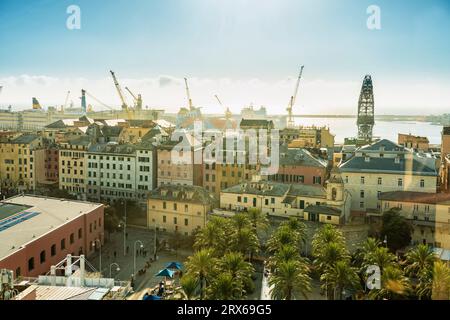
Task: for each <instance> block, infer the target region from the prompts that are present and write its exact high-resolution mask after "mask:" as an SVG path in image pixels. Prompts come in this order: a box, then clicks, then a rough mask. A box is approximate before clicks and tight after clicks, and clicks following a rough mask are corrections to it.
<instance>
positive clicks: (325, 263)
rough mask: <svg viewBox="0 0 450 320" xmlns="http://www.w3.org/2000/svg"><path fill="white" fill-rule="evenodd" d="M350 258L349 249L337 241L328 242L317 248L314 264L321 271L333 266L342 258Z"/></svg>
mask: <svg viewBox="0 0 450 320" xmlns="http://www.w3.org/2000/svg"><path fill="white" fill-rule="evenodd" d="M347 259H350V255H349V253H348V251H347V249H346V248H345V247H344V246H342V244H340V243H337V242H328V243H325V244H324V245H323V247H322V248H320V250H319V249H317V248H316V250H315V259H314V265H315V266H316V268H317V270H318V271H319V272H320V273H323V272H325V270H327V269H328V268H332V267H334V266H335V265H336V263H337V262H338V261H340V260H347Z"/></svg>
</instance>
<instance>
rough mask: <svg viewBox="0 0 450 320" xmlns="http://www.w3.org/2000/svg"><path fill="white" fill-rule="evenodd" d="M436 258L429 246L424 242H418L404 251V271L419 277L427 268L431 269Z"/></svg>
mask: <svg viewBox="0 0 450 320" xmlns="http://www.w3.org/2000/svg"><path fill="white" fill-rule="evenodd" d="M436 260H437V257H436V255H435V254H434V252H433V250H432V249H431V247H429V246H428V245H426V244H419V245H418V246H416V247H414V248H413V249H411V250H409V251H408V252H407V253H406V263H407V266H406V273H407V274H410V275H413V276H417V277H419V276H420V275H421V274H422V273H423V272H426V270H428V269H431V270H432V269H433V265H434V262H435V261H436Z"/></svg>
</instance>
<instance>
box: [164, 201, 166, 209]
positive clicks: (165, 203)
mask: <svg viewBox="0 0 450 320" xmlns="http://www.w3.org/2000/svg"><path fill="white" fill-rule="evenodd" d="M163 209H167V204H166V202H165V201H164V202H163Z"/></svg>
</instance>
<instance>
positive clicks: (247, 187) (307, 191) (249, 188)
mask: <svg viewBox="0 0 450 320" xmlns="http://www.w3.org/2000/svg"><path fill="white" fill-rule="evenodd" d="M222 192H223V193H236V194H243V193H248V194H256V195H262V196H274V197H282V196H284V195H287V196H291V197H296V196H311V197H325V196H326V191H325V188H323V187H322V186H319V185H317V186H311V185H306V184H288V183H277V182H271V181H261V182H245V183H241V184H237V185H235V186H232V187H230V188H227V189H224V190H222ZM286 201H289V199H287V200H286Z"/></svg>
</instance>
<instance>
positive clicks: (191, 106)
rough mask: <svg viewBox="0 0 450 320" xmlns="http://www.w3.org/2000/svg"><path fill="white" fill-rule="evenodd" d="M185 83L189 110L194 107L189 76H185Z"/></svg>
mask: <svg viewBox="0 0 450 320" xmlns="http://www.w3.org/2000/svg"><path fill="white" fill-rule="evenodd" d="M184 83H185V85H186V95H187V99H188V104H189V110H192V109H193V108H194V106H193V104H192V99H191V94H190V92H189V86H188V81H187V78H184Z"/></svg>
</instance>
